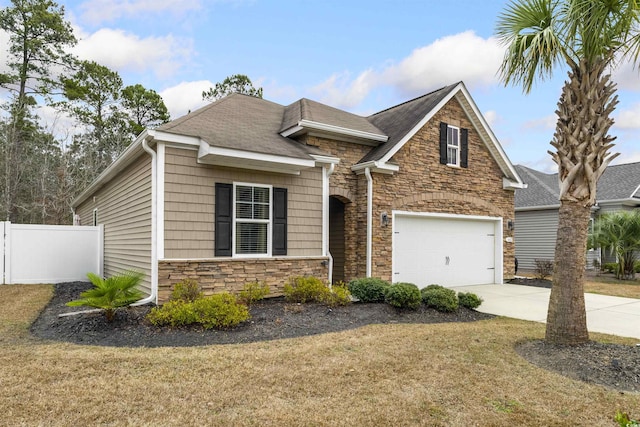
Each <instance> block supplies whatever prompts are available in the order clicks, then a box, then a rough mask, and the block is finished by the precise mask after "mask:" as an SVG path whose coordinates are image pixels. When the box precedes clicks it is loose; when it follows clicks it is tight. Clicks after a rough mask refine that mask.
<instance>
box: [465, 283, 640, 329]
mask: <svg viewBox="0 0 640 427" xmlns="http://www.w3.org/2000/svg"><path fill="white" fill-rule="evenodd" d="M453 289H455V290H456V291H458V292H473V293H474V294H476V295H478V296H480V297H482V299H484V302H483V303H482V305H481V306H480V307H478V311H481V312H483V313H490V314H495V315H498V316H506V317H513V318H515V319H523V320H532V321H535V322H542V323H545V322H546V320H547V308H548V306H549V295H550V294H551V290H550V289H545V288H537V287H534V286H523V285H512V284H508V283H505V284H502V285H474V286H457V287H455V288H453ZM584 298H585V304H586V308H587V328H588V329H589V331H590V332H602V333H605V334H611V335H618V336H622V337H631V338H638V339H640V300H638V299H633V298H621V297H612V296H607V295H598V294H588V293H585V294H584Z"/></svg>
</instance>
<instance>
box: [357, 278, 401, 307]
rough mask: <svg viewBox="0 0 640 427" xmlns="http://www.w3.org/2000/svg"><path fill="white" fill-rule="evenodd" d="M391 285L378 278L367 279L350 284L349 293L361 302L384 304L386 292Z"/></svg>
mask: <svg viewBox="0 0 640 427" xmlns="http://www.w3.org/2000/svg"><path fill="white" fill-rule="evenodd" d="M389 286H391V284H390V283H389V282H387V281H386V280H382V279H378V278H377V277H365V278H362V279H354V280H352V281H350V282H349V285H348V287H349V292H351V294H352V295H353V296H354V297H356V298H358V299H359V300H360V301H361V302H384V291H385V289H387V288H388V287H389Z"/></svg>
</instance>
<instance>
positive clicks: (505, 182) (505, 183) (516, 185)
mask: <svg viewBox="0 0 640 427" xmlns="http://www.w3.org/2000/svg"><path fill="white" fill-rule="evenodd" d="M528 187H529V185H528V184H525V183H524V182H522V181H519V182H518V181H512V180H510V179H509V178H507V177H502V188H503V189H504V190H524V189H525V188H528Z"/></svg>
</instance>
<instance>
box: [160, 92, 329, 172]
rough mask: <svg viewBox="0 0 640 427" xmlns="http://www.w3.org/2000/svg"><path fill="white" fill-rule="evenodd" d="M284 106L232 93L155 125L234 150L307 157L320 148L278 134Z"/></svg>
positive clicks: (320, 152) (167, 130)
mask: <svg viewBox="0 0 640 427" xmlns="http://www.w3.org/2000/svg"><path fill="white" fill-rule="evenodd" d="M284 112H285V107H284V106H282V105H280V104H276V103H275V102H271V101H267V100H264V99H261V98H256V97H253V96H248V95H242V94H237V93H234V94H232V95H229V96H227V97H225V98H222V99H219V100H217V101H215V102H213V103H211V104H209V105H207V106H205V107H202V108H200V109H198V110H196V111H193V112H191V113H189V114H187V115H186V116H183V117H180V118H178V119H176V120H172V121H170V122H169V123H165V124H164V125H162V126H160V127H158V130H161V131H163V132H169V133H175V134H179V135H188V136H195V137H199V138H202V139H203V140H205V141H206V142H208V143H209V144H210V145H212V146H215V147H221V148H230V149H235V150H242V151H249V152H256V153H264V154H273V155H278V156H285V157H295V158H302V159H308V158H309V155H310V154H321V155H326V153H324V152H323V151H321V150H319V149H317V148H315V147H312V146H308V145H305V144H301V143H299V142H297V141H295V140H293V139H290V138H285V137H283V136H281V135H280V133H279V132H280V124H281V123H282V117H283V115H284Z"/></svg>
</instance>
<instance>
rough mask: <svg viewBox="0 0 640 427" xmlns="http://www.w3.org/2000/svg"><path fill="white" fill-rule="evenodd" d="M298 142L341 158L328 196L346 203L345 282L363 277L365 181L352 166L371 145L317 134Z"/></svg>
mask: <svg viewBox="0 0 640 427" xmlns="http://www.w3.org/2000/svg"><path fill="white" fill-rule="evenodd" d="M301 141H302V142H303V143H305V144H308V145H312V146H315V147H318V148H320V149H321V150H323V151H325V152H327V153H331V154H332V155H334V156H336V157H338V158H339V159H340V163H339V164H338V165H337V166H336V168H335V170H334V172H333V174H332V175H331V177H330V178H329V195H330V196H334V197H337V198H338V199H340V200H341V201H342V202H343V203H345V206H344V230H345V236H344V239H345V265H344V275H345V282H348V281H349V280H352V279H355V278H358V277H364V276H365V275H366V255H367V254H366V245H363V244H362V242H366V239H367V216H366V215H367V204H366V202H367V193H366V191H367V183H366V178H365V177H364V176H359V175H356V174H355V173H353V172H352V171H351V167H352V166H353V165H355V164H356V163H358V161H360V159H361V158H363V157H364V156H365V155H366V154H367V153H368V152H369V151H370V150H371V149H372V147H370V146H366V145H362V144H356V143H352V142H345V141H336V140H332V139H327V138H320V137H317V136H304V137H303V138H302V140H301ZM363 183H364V184H363ZM363 202H364V203H363ZM359 243H360V244H359Z"/></svg>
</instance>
